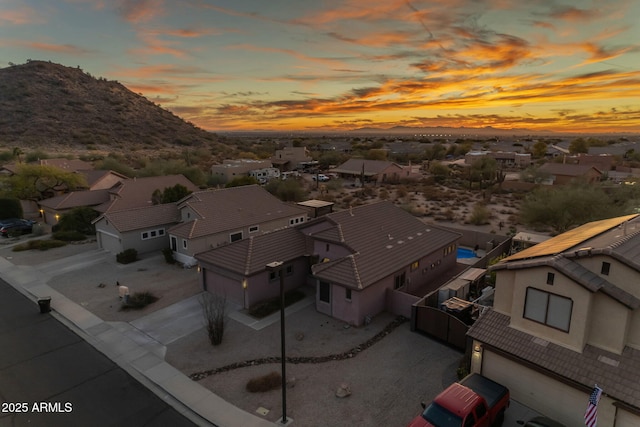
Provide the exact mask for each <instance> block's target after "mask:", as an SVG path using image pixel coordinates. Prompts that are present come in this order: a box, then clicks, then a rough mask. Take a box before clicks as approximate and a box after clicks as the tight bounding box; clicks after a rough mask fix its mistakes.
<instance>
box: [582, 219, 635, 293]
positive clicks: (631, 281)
mask: <svg viewBox="0 0 640 427" xmlns="http://www.w3.org/2000/svg"><path fill="white" fill-rule="evenodd" d="M620 233H623V231H622V230H621V231H620ZM573 260H574V261H576V262H577V263H579V264H580V265H582V266H584V267H585V268H587V269H588V270H590V271H592V272H593V273H595V274H597V275H598V276H600V277H602V278H603V279H605V280H606V281H608V282H610V283H612V284H614V285H616V286H617V287H619V288H620V289H623V290H624V291H626V292H629V293H630V294H631V295H634V296H635V297H637V298H640V287H638V286H637V280H638V272H637V271H636V270H634V269H632V268H630V267H629V266H627V265H625V264H623V263H621V262H619V261H617V260H616V259H615V258H611V257H609V256H605V255H599V256H592V257H583V258H574V259H573ZM602 262H608V263H609V264H611V267H610V268H609V274H608V275H603V274H600V272H601V270H602Z"/></svg>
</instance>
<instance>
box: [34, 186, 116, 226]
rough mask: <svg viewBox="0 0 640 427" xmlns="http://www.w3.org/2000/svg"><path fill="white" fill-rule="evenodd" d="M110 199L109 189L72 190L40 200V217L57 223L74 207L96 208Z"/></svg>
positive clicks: (45, 221) (51, 222)
mask: <svg viewBox="0 0 640 427" xmlns="http://www.w3.org/2000/svg"><path fill="white" fill-rule="evenodd" d="M108 201H109V190H93V191H90V190H84V191H72V192H70V193H66V194H63V195H61V196H56V197H50V198H48V199H44V200H41V201H39V202H38V209H39V211H40V217H41V219H42V222H44V223H45V224H50V225H56V224H57V223H58V221H59V219H60V217H61V216H62V215H64V214H65V213H68V212H69V211H71V210H72V209H74V208H79V207H89V208H94V209H95V208H96V207H98V206H100V205H102V204H104V203H107V202H108Z"/></svg>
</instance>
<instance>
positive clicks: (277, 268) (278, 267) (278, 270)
mask: <svg viewBox="0 0 640 427" xmlns="http://www.w3.org/2000/svg"><path fill="white" fill-rule="evenodd" d="M283 264H284V263H283V262H282V261H274V262H270V263H269V264H267V271H268V272H270V273H275V274H278V275H280V353H281V355H280V360H281V363H282V420H281V424H283V425H286V424H287V422H288V420H287V368H286V357H285V352H284V347H285V346H284V271H283V268H282V266H283Z"/></svg>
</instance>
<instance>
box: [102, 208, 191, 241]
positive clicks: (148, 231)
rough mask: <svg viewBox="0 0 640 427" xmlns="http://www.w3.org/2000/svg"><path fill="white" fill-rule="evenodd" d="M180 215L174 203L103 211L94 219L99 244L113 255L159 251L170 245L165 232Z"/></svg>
mask: <svg viewBox="0 0 640 427" xmlns="http://www.w3.org/2000/svg"><path fill="white" fill-rule="evenodd" d="M179 218H180V215H179V212H178V207H177V206H176V204H175V203H168V204H160V205H153V206H145V207H139V208H132V209H127V210H122V211H114V212H106V213H104V214H102V215H101V216H100V217H98V218H97V219H96V220H95V221H94V224H95V226H96V230H97V233H96V238H97V241H98V247H100V248H102V249H104V250H106V251H108V252H111V253H114V254H117V253H120V252H122V251H124V250H126V249H135V250H136V251H138V253H139V254H143V253H148V252H154V251H161V250H162V249H165V248H167V247H169V239H168V232H167V231H168V229H169V228H170V227H171V226H172V225H175V224H176V223H177V222H178V221H179Z"/></svg>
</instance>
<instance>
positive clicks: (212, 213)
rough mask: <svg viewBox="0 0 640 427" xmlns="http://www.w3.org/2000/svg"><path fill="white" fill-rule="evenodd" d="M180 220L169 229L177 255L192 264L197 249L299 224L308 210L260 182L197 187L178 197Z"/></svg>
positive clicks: (210, 247)
mask: <svg viewBox="0 0 640 427" xmlns="http://www.w3.org/2000/svg"><path fill="white" fill-rule="evenodd" d="M177 206H178V209H179V211H180V221H181V222H180V223H179V224H177V225H175V226H173V227H171V228H170V229H169V230H168V231H169V235H170V237H169V239H170V243H169V244H170V247H171V249H172V250H173V251H174V255H175V257H176V259H177V260H178V261H180V262H182V263H185V264H195V258H194V256H195V255H196V254H198V253H200V252H204V251H207V250H209V249H212V248H216V247H219V246H221V245H225V244H228V243H232V242H235V241H238V240H242V239H246V238H248V237H251V236H257V235H260V234H262V233H266V232H269V231H274V230H278V229H281V228H286V227H291V226H293V225H297V224H302V223H304V222H305V221H306V220H307V218H308V211H307V210H306V209H304V208H302V207H299V206H296V205H293V204H289V203H285V202H283V201H281V200H280V199H278V198H277V197H275V196H273V195H271V193H269V192H268V191H266V190H265V189H264V188H262V187H260V186H259V185H244V186H240V187H231V188H224V189H220V190H205V191H197V192H194V193H192V194H190V195H189V196H187V197H185V198H184V199H183V200H181V201H179V202H178V204H177Z"/></svg>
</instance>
